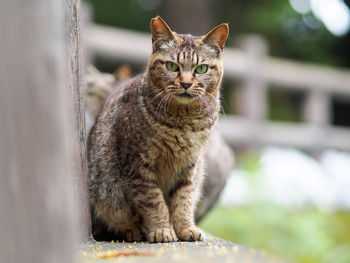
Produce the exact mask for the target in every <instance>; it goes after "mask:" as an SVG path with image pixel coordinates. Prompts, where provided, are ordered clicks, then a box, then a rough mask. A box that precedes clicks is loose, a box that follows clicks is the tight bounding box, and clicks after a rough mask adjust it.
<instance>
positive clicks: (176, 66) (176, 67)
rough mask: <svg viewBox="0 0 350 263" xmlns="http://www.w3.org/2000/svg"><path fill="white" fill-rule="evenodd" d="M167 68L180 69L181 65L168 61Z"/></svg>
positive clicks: (171, 69)
mask: <svg viewBox="0 0 350 263" xmlns="http://www.w3.org/2000/svg"><path fill="white" fill-rule="evenodd" d="M166 68H167V69H168V70H170V71H179V66H178V65H176V64H175V63H174V62H171V61H167V62H166Z"/></svg>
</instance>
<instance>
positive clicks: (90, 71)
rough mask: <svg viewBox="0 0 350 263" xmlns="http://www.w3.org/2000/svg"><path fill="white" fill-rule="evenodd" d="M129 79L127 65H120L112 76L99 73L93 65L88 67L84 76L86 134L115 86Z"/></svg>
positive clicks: (129, 70) (129, 73) (129, 72)
mask: <svg viewBox="0 0 350 263" xmlns="http://www.w3.org/2000/svg"><path fill="white" fill-rule="evenodd" d="M130 77H131V69H130V67H129V66H128V65H121V66H120V67H119V68H117V69H116V70H115V71H114V72H113V74H108V73H101V72H100V71H99V70H98V69H97V68H96V67H94V66H93V65H89V66H88V68H87V74H85V84H86V85H85V87H86V88H85V126H86V131H87V134H89V131H90V129H91V127H92V125H93V124H94V122H95V119H96V117H97V114H98V113H99V111H100V110H101V108H102V105H103V103H104V101H105V99H106V97H107V96H108V95H109V94H110V93H111V92H112V90H113V89H114V87H115V86H116V85H117V84H120V83H121V82H123V81H125V80H127V79H129V78H130Z"/></svg>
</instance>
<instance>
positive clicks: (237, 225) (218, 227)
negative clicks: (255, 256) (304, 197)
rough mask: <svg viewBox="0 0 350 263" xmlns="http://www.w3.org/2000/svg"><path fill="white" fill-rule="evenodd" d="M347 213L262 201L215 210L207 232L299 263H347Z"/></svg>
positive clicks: (207, 220) (349, 253)
mask: <svg viewBox="0 0 350 263" xmlns="http://www.w3.org/2000/svg"><path fill="white" fill-rule="evenodd" d="M349 225H350V212H349V211H343V212H334V213H328V212H324V211H319V210H316V209H310V210H305V211H299V210H297V211H291V210H288V209H286V208H284V207H281V206H278V205H274V204H269V203H263V204H253V205H249V206H244V207H235V208H233V207H232V208H223V207H221V208H220V207H219V208H216V209H214V210H213V211H212V212H211V213H210V214H208V215H207V217H205V218H204V219H203V221H202V222H201V224H200V226H201V227H202V228H203V229H204V230H205V231H207V232H209V233H211V234H213V235H215V236H218V237H221V238H224V239H227V240H231V241H233V242H236V243H239V244H242V245H245V246H248V247H254V248H257V249H262V250H266V251H268V252H270V253H272V254H275V255H277V256H279V257H281V258H285V259H290V260H295V261H297V262H301V263H316V262H322V263H331V262H337V263H343V262H344V263H345V262H350V249H349V248H350V228H349Z"/></svg>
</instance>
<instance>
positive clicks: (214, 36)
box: [201, 24, 229, 51]
mask: <svg viewBox="0 0 350 263" xmlns="http://www.w3.org/2000/svg"><path fill="white" fill-rule="evenodd" d="M228 32H229V29H228V24H220V25H218V26H216V27H214V28H213V29H212V30H210V31H209V33H208V34H206V35H205V36H204V37H203V38H202V40H201V42H202V43H205V44H207V45H210V46H218V47H219V48H220V50H221V51H222V50H223V49H224V46H225V42H226V39H227V37H228Z"/></svg>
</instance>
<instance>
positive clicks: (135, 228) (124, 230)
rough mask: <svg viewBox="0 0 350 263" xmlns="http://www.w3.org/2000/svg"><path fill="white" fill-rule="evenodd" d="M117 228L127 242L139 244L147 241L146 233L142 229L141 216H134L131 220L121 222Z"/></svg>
mask: <svg viewBox="0 0 350 263" xmlns="http://www.w3.org/2000/svg"><path fill="white" fill-rule="evenodd" d="M117 227H118V232H119V234H120V236H121V239H122V240H125V241H127V242H133V241H136V242H139V241H142V240H145V239H144V235H145V234H146V233H145V231H144V229H143V228H142V225H141V222H140V220H139V216H134V217H133V218H130V219H129V220H123V221H120V222H119V223H118V225H117Z"/></svg>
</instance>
